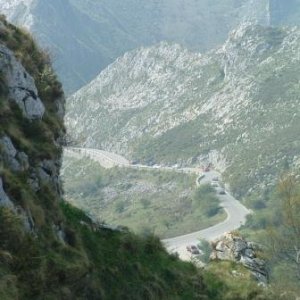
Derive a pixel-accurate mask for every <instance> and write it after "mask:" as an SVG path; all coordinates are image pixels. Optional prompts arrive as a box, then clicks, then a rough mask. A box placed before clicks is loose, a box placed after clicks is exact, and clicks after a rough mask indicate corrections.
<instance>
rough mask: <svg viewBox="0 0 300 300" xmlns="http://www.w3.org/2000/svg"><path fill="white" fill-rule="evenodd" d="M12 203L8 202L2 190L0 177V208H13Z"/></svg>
mask: <svg viewBox="0 0 300 300" xmlns="http://www.w3.org/2000/svg"><path fill="white" fill-rule="evenodd" d="M13 206H14V205H13V203H12V202H11V201H10V199H9V198H8V196H7V195H6V193H5V191H4V189H3V182H2V178H1V177H0V207H8V208H13Z"/></svg>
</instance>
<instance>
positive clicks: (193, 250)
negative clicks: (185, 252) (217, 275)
mask: <svg viewBox="0 0 300 300" xmlns="http://www.w3.org/2000/svg"><path fill="white" fill-rule="evenodd" d="M191 252H192V254H194V255H198V254H200V251H199V249H198V248H195V249H192V251H191Z"/></svg>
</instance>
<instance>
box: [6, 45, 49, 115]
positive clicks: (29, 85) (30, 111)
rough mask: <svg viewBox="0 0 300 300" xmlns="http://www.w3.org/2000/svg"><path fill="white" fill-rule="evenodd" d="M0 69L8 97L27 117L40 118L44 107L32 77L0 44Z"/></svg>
mask: <svg viewBox="0 0 300 300" xmlns="http://www.w3.org/2000/svg"><path fill="white" fill-rule="evenodd" d="M0 70H1V72H2V73H3V74H4V76H5V79H6V83H7V87H8V90H9V98H10V100H11V101H14V102H16V103H17V104H18V106H19V107H20V108H21V110H22V111H23V114H24V116H25V117H26V118H28V119H31V120H33V119H41V118H42V117H43V115H44V112H45V107H44V105H43V103H42V101H41V99H40V98H39V97H38V91H37V88H36V86H35V83H34V80H33V78H32V77H31V76H30V75H29V73H28V72H27V71H26V70H25V69H24V67H23V66H22V64H21V63H20V62H19V61H18V60H17V59H16V58H15V56H14V55H13V53H12V52H11V51H10V50H9V49H8V48H7V47H5V46H3V45H1V44H0Z"/></svg>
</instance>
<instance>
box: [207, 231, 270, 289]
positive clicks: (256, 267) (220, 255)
mask: <svg viewBox="0 0 300 300" xmlns="http://www.w3.org/2000/svg"><path fill="white" fill-rule="evenodd" d="M212 248H213V251H212V254H211V256H210V259H211V260H230V261H234V262H237V263H241V264H242V265H243V266H245V267H246V268H247V269H249V270H250V271H251V273H252V274H253V275H254V277H255V278H256V279H257V281H259V282H260V283H262V284H266V283H267V282H268V271H267V268H266V262H265V261H264V260H263V259H260V258H258V257H257V254H258V251H260V250H261V249H260V246H259V245H258V244H256V243H252V242H247V241H246V240H245V239H244V238H242V237H241V236H239V235H237V234H235V233H227V234H225V235H224V236H222V237H221V238H219V239H218V240H216V241H215V242H213V243H212Z"/></svg>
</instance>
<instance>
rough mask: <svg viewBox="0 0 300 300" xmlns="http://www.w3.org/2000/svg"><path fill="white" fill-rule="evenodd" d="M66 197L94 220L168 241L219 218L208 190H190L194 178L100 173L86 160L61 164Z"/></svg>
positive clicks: (155, 172) (132, 172)
mask: <svg viewBox="0 0 300 300" xmlns="http://www.w3.org/2000/svg"><path fill="white" fill-rule="evenodd" d="M63 180H64V188H65V193H66V194H65V196H66V199H67V200H68V201H69V202H70V203H72V204H73V205H76V206H78V207H80V208H81V209H84V210H85V211H87V212H89V213H90V214H92V215H93V216H95V217H96V218H97V219H98V220H101V221H104V222H107V223H108V224H113V225H123V226H127V227H129V228H130V229H131V230H133V231H135V232H137V233H144V232H152V233H155V234H157V235H158V236H160V237H172V236H176V235H181V234H186V233H190V232H193V231H197V230H200V229H203V228H206V227H209V226H211V225H214V224H216V223H218V222H221V221H222V220H224V219H225V213H224V211H223V210H221V209H219V208H218V204H219V201H218V199H217V198H216V197H215V192H214V190H213V189H212V188H209V187H208V188H206V189H205V188H200V189H197V190H196V175H188V174H180V173H177V172H173V171H159V170H134V169H129V168H114V169H109V170H106V169H104V168H102V167H101V166H100V165H98V164H97V163H94V162H93V161H90V160H89V159H81V160H77V159H71V158H66V157H65V160H64V174H63Z"/></svg>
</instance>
